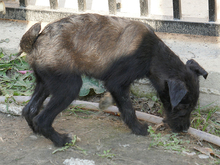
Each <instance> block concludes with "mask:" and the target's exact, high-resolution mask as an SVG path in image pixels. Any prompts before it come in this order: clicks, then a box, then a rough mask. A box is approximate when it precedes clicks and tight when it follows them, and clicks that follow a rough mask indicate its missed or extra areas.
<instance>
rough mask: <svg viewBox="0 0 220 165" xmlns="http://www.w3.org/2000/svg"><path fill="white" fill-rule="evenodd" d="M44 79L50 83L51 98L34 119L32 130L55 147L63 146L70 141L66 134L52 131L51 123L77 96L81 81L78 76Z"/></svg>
mask: <svg viewBox="0 0 220 165" xmlns="http://www.w3.org/2000/svg"><path fill="white" fill-rule="evenodd" d="M48 76H50V77H49V78H48V77H47V78H45V79H46V81H48V83H50V89H49V90H50V93H51V94H52V97H51V99H50V101H49V103H48V104H47V105H46V107H45V108H44V110H43V111H41V112H40V113H39V114H38V115H37V116H35V117H34V119H33V123H34V129H35V131H36V132H37V133H39V134H42V135H43V136H45V137H46V138H48V139H50V140H51V141H52V142H53V143H54V145H55V146H59V147H60V146H64V145H65V144H66V143H68V142H70V141H71V138H69V137H68V135H67V134H60V133H58V132H56V131H55V130H54V128H53V127H52V123H53V121H54V119H55V117H56V116H57V115H58V114H59V113H60V112H61V111H63V110H64V109H65V108H67V107H68V106H69V105H70V103H71V102H72V101H73V100H74V99H75V98H76V97H77V96H78V94H79V91H80V88H81V86H82V79H81V76H79V75H57V76H54V75H48Z"/></svg>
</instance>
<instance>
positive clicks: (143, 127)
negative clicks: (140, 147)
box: [132, 123, 149, 136]
mask: <svg viewBox="0 0 220 165" xmlns="http://www.w3.org/2000/svg"><path fill="white" fill-rule="evenodd" d="M132 133H134V134H135V135H142V136H146V135H148V134H149V132H148V124H146V123H144V124H138V126H136V127H133V129H132Z"/></svg>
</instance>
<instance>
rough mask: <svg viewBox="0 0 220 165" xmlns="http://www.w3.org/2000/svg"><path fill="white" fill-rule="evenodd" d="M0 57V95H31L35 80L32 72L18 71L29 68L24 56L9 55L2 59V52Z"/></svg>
mask: <svg viewBox="0 0 220 165" xmlns="http://www.w3.org/2000/svg"><path fill="white" fill-rule="evenodd" d="M0 57H1V59H0V80H1V81H0V85H1V86H0V95H5V96H7V97H10V96H18V95H31V93H32V92H31V91H32V90H33V83H34V80H35V78H34V76H33V74H32V73H31V72H27V73H26V74H22V73H19V71H21V70H22V71H26V70H29V65H28V63H27V62H25V57H15V56H14V55H11V56H9V57H8V59H3V58H4V55H3V53H0Z"/></svg>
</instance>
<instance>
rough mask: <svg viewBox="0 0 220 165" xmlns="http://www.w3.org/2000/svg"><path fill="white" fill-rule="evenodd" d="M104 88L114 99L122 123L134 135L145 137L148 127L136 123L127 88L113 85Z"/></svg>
mask: <svg viewBox="0 0 220 165" xmlns="http://www.w3.org/2000/svg"><path fill="white" fill-rule="evenodd" d="M111 84H112V83H111ZM106 88H107V89H108V90H109V92H110V93H111V95H112V97H113V98H114V100H115V102H116V104H117V106H118V108H119V111H120V112H121V116H122V119H123V121H124V122H125V123H126V124H127V126H128V127H129V128H130V129H131V130H132V132H133V133H134V134H136V135H147V134H148V125H147V124H142V123H140V122H139V121H138V119H137V117H136V114H135V110H134V109H133V107H132V102H131V100H130V95H129V86H126V87H125V86H123V85H120V86H119V85H116V83H114V85H111V86H110V85H109V86H108V85H106Z"/></svg>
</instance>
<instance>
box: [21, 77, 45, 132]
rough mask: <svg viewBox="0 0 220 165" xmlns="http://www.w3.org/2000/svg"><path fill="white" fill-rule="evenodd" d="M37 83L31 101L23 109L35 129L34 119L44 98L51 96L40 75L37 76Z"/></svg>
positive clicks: (27, 119)
mask: <svg viewBox="0 0 220 165" xmlns="http://www.w3.org/2000/svg"><path fill="white" fill-rule="evenodd" d="M36 83H37V84H36V87H35V90H34V93H33V95H32V97H31V99H30V101H29V102H28V104H27V105H26V106H25V107H24V108H23V110H22V115H23V116H24V117H25V119H26V121H27V123H28V125H29V126H30V127H31V128H32V130H33V131H34V129H33V122H32V120H33V118H34V117H35V116H36V115H37V114H38V113H39V111H40V108H41V106H42V104H43V102H44V100H45V99H46V98H47V97H48V96H49V91H48V90H47V89H46V88H45V85H44V84H43V82H42V81H41V79H40V78H39V77H38V76H36Z"/></svg>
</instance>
